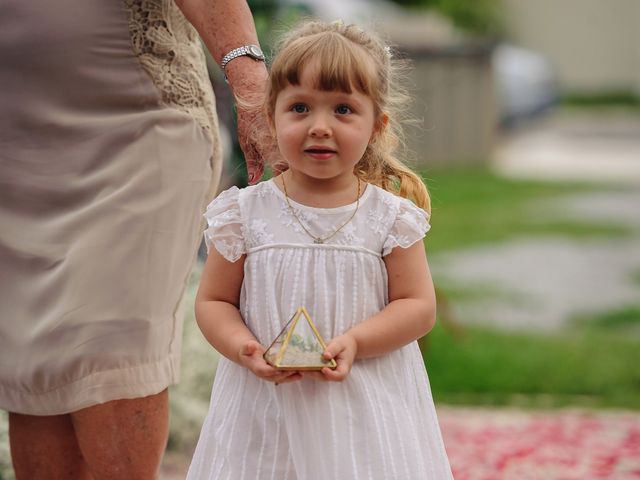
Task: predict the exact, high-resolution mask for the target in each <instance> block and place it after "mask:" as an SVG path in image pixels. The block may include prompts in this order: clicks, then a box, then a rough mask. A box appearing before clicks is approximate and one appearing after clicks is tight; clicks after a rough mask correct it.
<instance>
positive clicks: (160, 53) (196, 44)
mask: <svg viewBox="0 0 640 480" xmlns="http://www.w3.org/2000/svg"><path fill="white" fill-rule="evenodd" d="M124 5H125V9H126V11H127V13H128V15H129V34H130V36H131V47H132V49H133V52H134V53H135V54H136V55H137V57H138V59H139V61H140V64H141V65H142V67H143V68H144V70H145V71H146V72H147V73H148V74H149V76H150V77H151V79H152V81H153V83H154V84H155V86H156V87H157V88H158V90H159V91H160V94H161V97H162V102H163V103H164V104H165V105H168V106H171V107H173V108H176V109H178V110H180V111H183V112H185V113H188V114H189V115H190V116H191V117H193V118H194V119H195V120H196V121H197V122H198V124H199V125H200V126H201V127H202V128H203V129H204V131H205V133H206V135H207V136H208V137H209V139H210V140H211V142H212V144H213V145H214V149H216V148H217V147H218V145H219V142H218V138H217V117H216V112H215V102H214V98H213V91H212V89H211V85H210V83H209V75H208V72H207V68H206V60H205V57H204V52H203V51H202V46H201V45H200V40H199V37H198V33H197V32H196V30H195V29H194V28H193V26H192V25H191V24H190V23H189V22H188V21H187V19H186V18H185V17H184V15H183V14H182V12H181V11H180V9H179V8H178V7H177V6H176V5H175V4H174V2H173V1H172V0H124ZM215 157H216V155H215V152H214V158H215Z"/></svg>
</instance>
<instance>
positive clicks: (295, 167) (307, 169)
mask: <svg viewBox="0 0 640 480" xmlns="http://www.w3.org/2000/svg"><path fill="white" fill-rule="evenodd" d="M313 80H314V67H313V66H306V67H305V68H304V69H303V71H302V74H301V76H300V85H289V86H287V87H285V88H284V89H283V90H282V91H281V92H280V93H279V94H278V96H277V98H276V104H275V108H274V113H273V118H272V122H271V123H272V125H273V127H274V128H275V133H276V139H277V141H278V148H279V150H280V153H281V154H282V156H283V157H284V159H285V160H286V161H287V163H288V165H289V168H290V169H291V170H292V172H293V173H300V174H303V175H305V176H307V177H310V178H313V179H317V180H335V179H338V178H339V177H343V178H350V177H351V176H352V175H353V169H354V167H355V165H356V164H357V163H358V161H360V159H361V158H362V155H363V154H364V152H365V150H366V148H367V145H368V144H369V141H370V140H371V137H372V135H373V134H374V129H375V123H376V122H375V118H374V105H373V101H372V100H371V98H370V97H368V96H367V95H365V94H363V93H361V92H358V91H357V90H353V91H352V92H351V93H345V92H342V91H323V90H318V89H316V88H314V84H315V82H314V81H313Z"/></svg>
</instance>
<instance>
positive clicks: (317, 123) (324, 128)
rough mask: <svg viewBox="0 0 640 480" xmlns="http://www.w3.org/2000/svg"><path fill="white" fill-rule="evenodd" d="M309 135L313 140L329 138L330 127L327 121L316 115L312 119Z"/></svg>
mask: <svg viewBox="0 0 640 480" xmlns="http://www.w3.org/2000/svg"><path fill="white" fill-rule="evenodd" d="M309 135H310V136H311V137H314V138H327V137H330V136H331V126H330V125H329V122H327V120H326V119H325V118H324V117H322V116H320V115H318V116H316V117H315V118H314V119H313V122H312V123H311V126H310V127H309Z"/></svg>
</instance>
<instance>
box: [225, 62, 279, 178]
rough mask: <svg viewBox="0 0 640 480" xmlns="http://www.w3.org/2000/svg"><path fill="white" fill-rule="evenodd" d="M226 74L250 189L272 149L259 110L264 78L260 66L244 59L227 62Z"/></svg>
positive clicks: (264, 117)
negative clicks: (232, 95)
mask: <svg viewBox="0 0 640 480" xmlns="http://www.w3.org/2000/svg"><path fill="white" fill-rule="evenodd" d="M226 73H227V78H228V81H229V85H230V86H231V89H232V90H233V94H234V96H235V98H236V114H237V123H238V143H239V144H240V148H241V149H242V153H243V154H244V158H245V162H246V164H247V177H248V180H249V185H253V184H255V183H258V182H259V181H260V179H261V178H262V174H263V173H264V163H265V160H266V158H267V157H268V155H269V154H270V151H271V150H272V149H273V148H274V145H272V143H273V140H272V139H271V138H270V136H269V126H268V125H267V119H266V116H265V114H264V111H263V109H262V104H263V102H264V92H265V87H266V82H267V75H268V74H267V70H266V68H265V66H264V63H263V62H256V61H255V60H252V59H250V58H247V57H240V58H237V59H235V60H234V61H233V62H230V63H229V65H228V66H227V68H226Z"/></svg>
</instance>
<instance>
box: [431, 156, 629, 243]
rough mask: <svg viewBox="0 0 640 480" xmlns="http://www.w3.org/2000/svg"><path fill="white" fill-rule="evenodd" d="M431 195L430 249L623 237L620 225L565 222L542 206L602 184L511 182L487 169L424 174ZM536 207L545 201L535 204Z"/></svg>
mask: <svg viewBox="0 0 640 480" xmlns="http://www.w3.org/2000/svg"><path fill="white" fill-rule="evenodd" d="M423 177H424V178H425V180H426V183H427V186H428V187H429V191H430V194H431V200H432V209H431V214H432V215H431V223H432V226H433V230H432V231H431V232H429V234H428V235H427V240H426V246H427V249H428V251H429V252H434V253H437V252H441V251H444V250H452V249H459V248H464V247H468V246H476V245H482V244H495V243H496V242H503V241H505V240H509V239H510V238H513V237H516V236H524V235H556V236H557V235H564V236H567V237H570V238H584V237H589V236H621V235H625V234H627V233H628V230H627V229H626V228H624V227H614V226H609V225H602V224H599V223H598V222H597V221H595V220H594V222H593V223H587V222H578V221H568V220H563V219H562V218H561V215H560V214H561V212H554V211H549V210H546V209H547V208H549V205H551V202H552V200H553V199H556V198H557V199H561V198H562V197H565V196H568V195H572V194H579V193H584V192H589V191H594V190H602V189H604V187H599V186H596V185H589V184H576V183H559V182H558V183H548V182H536V181H526V180H511V179H505V178H501V177H498V176H496V175H494V174H492V173H491V172H490V171H489V170H487V169H479V168H477V169H465V170H453V171H450V170H447V171H434V172H423ZM538 205H545V208H539V207H538Z"/></svg>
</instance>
